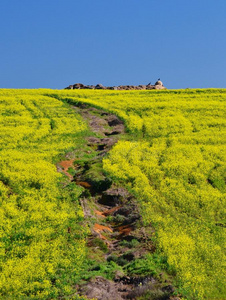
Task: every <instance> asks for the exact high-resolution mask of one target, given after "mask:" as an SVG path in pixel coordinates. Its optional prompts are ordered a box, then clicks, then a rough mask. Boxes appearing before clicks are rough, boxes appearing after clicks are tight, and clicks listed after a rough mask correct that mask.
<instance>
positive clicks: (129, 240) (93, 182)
mask: <svg viewBox="0 0 226 300" xmlns="http://www.w3.org/2000/svg"><path fill="white" fill-rule="evenodd" d="M73 108H74V109H75V110H76V112H77V113H79V114H81V115H82V117H83V118H84V119H85V121H86V122H87V123H88V125H89V127H90V129H91V130H92V132H93V133H94V134H93V136H90V137H88V138H87V139H86V140H87V145H86V146H87V147H88V148H90V149H91V150H90V151H87V152H88V154H89V152H91V151H92V153H93V152H95V155H94V156H92V158H90V159H87V160H85V161H84V160H83V161H79V160H78V159H77V158H73V157H71V156H70V153H69V154H68V155H67V156H66V158H67V159H66V160H64V161H61V162H59V163H58V170H59V171H61V172H63V173H64V174H65V175H66V176H67V177H68V178H69V182H76V184H77V185H80V186H82V187H83V188H84V192H83V194H82V196H81V197H80V203H81V206H82V208H83V211H84V216H85V221H84V223H85V224H88V226H89V228H90V236H89V238H88V240H87V245H88V247H89V254H88V256H89V259H91V260H93V261H97V262H99V264H101V262H103V263H106V262H109V263H110V262H111V261H112V262H117V264H118V265H120V266H122V268H123V266H125V265H126V264H128V263H132V262H135V261H136V260H139V259H140V258H143V257H144V255H145V254H147V253H153V252H154V251H155V247H154V245H153V243H152V241H151V239H150V236H151V234H152V232H153V229H152V228H151V227H150V228H144V227H143V226H142V218H141V216H140V213H139V209H138V207H137V204H136V201H135V199H134V197H133V196H132V195H131V194H130V193H129V192H128V191H127V190H126V189H125V188H124V187H122V186H117V185H115V184H114V183H112V181H111V179H109V178H108V177H106V175H105V174H104V173H103V169H102V159H103V157H104V156H105V155H106V153H107V152H108V151H109V150H110V149H111V147H112V146H113V145H114V144H115V143H117V141H118V140H119V138H120V137H121V136H122V135H123V134H124V133H125V127H124V124H123V122H122V121H121V120H120V119H119V118H118V117H117V116H115V115H113V114H111V113H108V112H104V111H102V110H99V109H96V108H92V107H88V106H86V105H84V104H81V105H79V106H74V107H73ZM70 170H74V173H75V174H73V172H72V173H71V172H70ZM72 174H73V175H72ZM122 268H121V270H118V271H117V270H116V271H115V274H114V278H113V280H108V279H105V278H104V277H102V276H94V277H93V278H91V279H90V280H89V281H88V282H87V281H86V282H83V283H82V284H79V285H78V286H77V289H78V292H79V294H80V295H85V296H86V297H87V298H89V299H94V298H95V299H98V300H107V299H109V300H110V299H111V300H120V299H156V300H157V299H159V300H160V299H162V300H163V299H171V300H172V299H174V300H176V299H180V298H178V297H175V296H173V293H174V288H173V286H172V285H171V283H170V282H169V281H168V280H164V279H162V280H161V274H160V275H159V278H158V279H156V277H155V278H154V277H153V276H151V275H149V276H142V275H140V274H139V275H134V274H133V275H132V276H128V274H126V273H125V272H123V271H122ZM89 271H90V273H92V272H94V273H95V271H98V266H97V267H96V269H95V267H94V268H93V269H92V268H91V269H90V270H89ZM147 293H150V295H152V296H150V298H149V297H148V298H147V297H144V295H147ZM142 296H143V297H142Z"/></svg>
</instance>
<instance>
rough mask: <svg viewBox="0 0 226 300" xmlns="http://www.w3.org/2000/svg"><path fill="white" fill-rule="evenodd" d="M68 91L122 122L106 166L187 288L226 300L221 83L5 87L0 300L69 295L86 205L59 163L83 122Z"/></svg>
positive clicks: (0, 140) (81, 249)
mask: <svg viewBox="0 0 226 300" xmlns="http://www.w3.org/2000/svg"><path fill="white" fill-rule="evenodd" d="M61 100H62V101H63V102H68V103H70V104H73V103H78V102H83V103H86V104H90V105H92V106H95V107H99V108H103V109H104V110H107V111H110V112H113V113H115V114H117V115H118V116H119V117H120V118H121V119H123V120H124V122H125V124H126V128H127V136H126V139H124V140H121V141H119V142H118V143H117V144H116V145H115V146H114V147H113V149H112V150H111V151H110V153H109V154H108V156H107V157H105V159H104V170H105V172H106V173H107V174H109V176H111V178H113V179H114V180H115V181H116V182H120V184H122V185H125V186H126V187H127V188H128V189H129V190H130V191H131V192H132V193H133V194H134V195H135V196H136V197H137V201H138V202H139V206H140V210H141V213H142V218H143V221H144V223H145V224H151V225H152V226H153V227H154V228H155V240H156V245H157V249H158V251H159V252H161V253H163V254H164V255H165V256H166V258H167V262H168V264H169V269H170V270H171V272H172V273H173V274H176V279H177V285H178V287H179V291H180V292H181V293H182V294H183V295H184V297H187V299H210V300H212V299H219V300H220V299H221V300H223V299H224V296H225V284H224V280H225V269H224V265H223V262H224V261H225V252H224V249H225V231H224V230H225V221H224V220H225V192H226V172H225V158H226V147H225V145H226V129H225V128H226V121H225V111H226V110H225V106H226V104H225V100H226V90H225V89H203V90H202V89H199V90H190V89H187V90H171V91H167V90H166V91H98V90H95V91H92V90H91V91H90V90H63V91H57V90H0V196H1V203H0V215H1V229H0V237H1V238H0V243H1V244H0V245H1V247H0V257H1V260H0V270H1V273H0V295H1V299H14V296H15V295H17V298H16V297H15V299H20V298H19V297H21V299H32V297H33V298H34V299H54V298H56V297H58V296H60V295H62V293H63V294H64V295H67V294H68V295H70V293H72V286H73V276H77V275H78V274H79V271H80V268H81V266H82V263H83V260H84V258H85V244H84V234H85V229H84V232H82V233H81V227H79V225H78V223H79V222H80V221H81V220H82V217H83V213H82V211H81V208H80V206H79V204H78V201H77V199H74V201H72V200H71V197H70V195H69V192H67V191H62V189H60V186H59V182H60V181H62V180H63V179H62V175H60V174H59V173H57V171H56V167H55V164H54V163H55V162H56V161H57V157H59V155H60V154H62V153H65V152H66V151H69V150H70V149H71V148H73V147H74V148H76V147H77V146H78V145H79V143H80V139H81V138H82V134H83V133H84V132H85V131H86V130H87V128H86V125H85V124H84V123H83V122H82V120H81V118H80V117H79V116H78V115H76V114H75V113H74V112H72V111H71V110H70V109H69V108H68V107H67V106H65V104H64V103H63V102H62V101H61ZM78 195H79V190H78ZM69 226H72V227H73V234H74V237H75V238H72V237H69V236H68V234H66V231H67V228H68V227H69ZM79 233H81V235H80V236H79ZM65 274H71V278H72V281H71V282H70V280H65V278H66V275H65ZM10 297H11V298H10Z"/></svg>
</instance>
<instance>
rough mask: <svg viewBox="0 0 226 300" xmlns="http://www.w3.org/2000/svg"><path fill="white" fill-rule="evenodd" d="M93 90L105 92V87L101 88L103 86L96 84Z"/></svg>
mask: <svg viewBox="0 0 226 300" xmlns="http://www.w3.org/2000/svg"><path fill="white" fill-rule="evenodd" d="M95 89H97V90H106V87H105V86H103V84H100V83H99V84H97V85H96V86H95Z"/></svg>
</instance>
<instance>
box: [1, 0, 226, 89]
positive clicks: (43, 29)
mask: <svg viewBox="0 0 226 300" xmlns="http://www.w3.org/2000/svg"><path fill="white" fill-rule="evenodd" d="M0 38H1V40H0V88H53V89H62V88H64V87H66V86H67V85H69V84H74V83H77V82H81V83H84V84H97V83H102V84H104V85H120V84H147V83H149V82H150V81H151V82H152V83H154V82H155V81H156V80H157V79H158V78H159V77H160V78H161V80H162V81H163V83H164V85H165V86H166V87H168V88H176V89H178V88H207V87H216V88H217V87H219V88H226V0H212V1H210V0H196V1H194V0H161V1H153V0H111V1H110V0H95V1H94V0H82V1H77V0H1V1H0Z"/></svg>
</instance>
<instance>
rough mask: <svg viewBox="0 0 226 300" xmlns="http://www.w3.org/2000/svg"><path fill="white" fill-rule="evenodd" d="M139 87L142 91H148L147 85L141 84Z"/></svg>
mask: <svg viewBox="0 0 226 300" xmlns="http://www.w3.org/2000/svg"><path fill="white" fill-rule="evenodd" d="M138 87H139V88H140V89H142V90H146V85H143V84H140V85H139V86H138Z"/></svg>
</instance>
